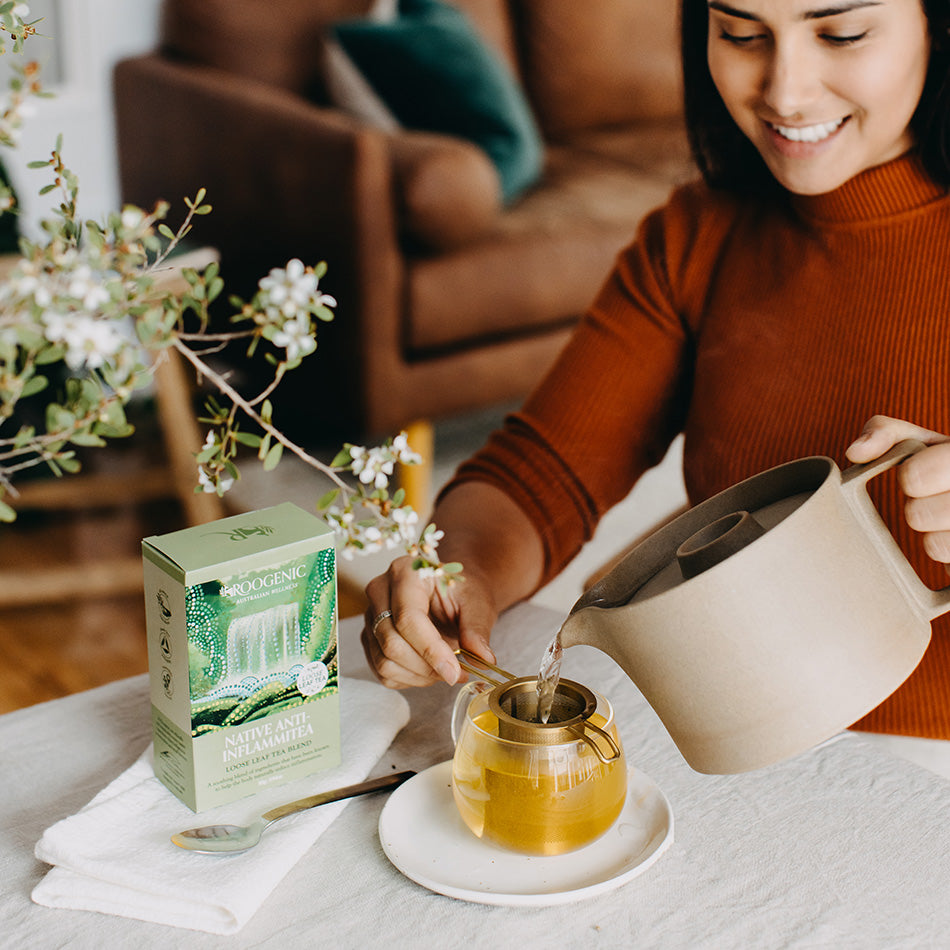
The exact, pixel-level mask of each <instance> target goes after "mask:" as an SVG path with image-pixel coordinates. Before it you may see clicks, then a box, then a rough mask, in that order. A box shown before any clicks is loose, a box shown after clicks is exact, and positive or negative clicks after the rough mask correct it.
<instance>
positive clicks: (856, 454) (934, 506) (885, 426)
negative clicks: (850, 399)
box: [845, 416, 950, 570]
mask: <svg viewBox="0 0 950 950" xmlns="http://www.w3.org/2000/svg"><path fill="white" fill-rule="evenodd" d="M904 439H917V440H918V441H919V442H923V443H925V444H926V445H927V446H928V448H926V449H924V450H923V451H921V452H918V453H917V454H916V455H913V456H911V457H910V458H909V459H907V460H906V461H905V462H903V463H901V465H900V466H899V467H898V469H897V477H898V483H899V484H900V487H901V490H902V491H903V492H904V494H905V495H906V496H907V502H906V505H905V507H904V517H905V518H906V519H907V523H908V525H910V527H911V528H913V529H914V530H915V531H919V532H920V533H921V534H922V535H923V540H924V549H925V550H926V552H927V554H928V555H930V557H932V558H933V559H934V560H935V561H940V562H941V563H943V564H945V565H950V436H946V435H942V434H941V433H939V432H932V431H931V430H930V429H922V428H921V427H920V426H915V425H912V424H911V423H909V422H904V421H902V420H900V419H891V418H890V417H888V416H872V417H871V418H870V419H869V420H868V421H867V423H866V424H865V426H864V430H863V431H862V433H861V435H860V436H858V438H857V439H855V441H854V442H852V443H851V445H849V446H848V448H847V450H846V451H845V455H847V457H848V461H850V462H853V463H855V464H863V463H865V462H871V461H873V460H874V459H876V458H879V457H880V456H881V455H883V454H884V453H885V452H886V451H887V450H888V449H890V448H891V447H892V446H894V445H896V444H897V443H898V442H901V441H903V440H904ZM948 570H950V566H948Z"/></svg>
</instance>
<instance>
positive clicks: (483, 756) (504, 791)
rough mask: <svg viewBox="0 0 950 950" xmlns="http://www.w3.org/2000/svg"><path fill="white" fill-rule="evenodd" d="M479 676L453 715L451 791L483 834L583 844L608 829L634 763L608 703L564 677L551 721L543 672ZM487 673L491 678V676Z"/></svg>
mask: <svg viewBox="0 0 950 950" xmlns="http://www.w3.org/2000/svg"><path fill="white" fill-rule="evenodd" d="M460 652H461V653H462V654H463V655H464V656H466V657H468V659H469V660H471V661H474V662H476V663H478V664H483V665H484V666H486V667H487V668H489V669H491V670H494V671H495V672H496V673H498V674H500V675H501V676H503V677H505V680H504V681H502V682H498V681H496V680H493V679H491V678H489V677H486V676H485V673H484V671H483V670H481V669H475V668H473V667H472V666H469V665H468V664H467V663H466V662H464V661H462V660H460V662H462V666H463V667H464V668H465V669H466V670H468V671H469V672H471V673H474V674H475V675H477V676H479V677H482V679H481V680H478V681H473V682H469V683H467V684H466V685H465V686H464V687H462V689H461V690H460V691H459V693H458V696H457V697H456V701H455V709H454V711H453V715H452V739H453V741H454V742H455V755H454V758H453V761H452V793H453V796H454V798H455V804H456V807H457V808H458V811H459V814H460V815H461V816H462V820H463V821H464V822H465V824H466V825H468V827H469V828H470V829H471V830H472V832H474V834H475V835H477V836H478V837H479V838H482V839H485V840H488V841H491V842H493V843H495V844H497V845H500V846H501V847H504V848H507V849H508V850H511V851H517V852H519V853H522V854H533V855H553V854H562V853H564V852H566V851H573V850H575V849H576V848H580V847H582V846H584V845H586V844H588V843H590V842H591V841H594V840H595V839H596V838H599V837H600V836H601V835H602V834H604V832H606V831H607V830H608V829H609V828H610V827H611V825H613V823H614V821H616V819H617V817H618V816H619V814H620V811H621V809H622V808H623V804H624V800H625V798H626V793H627V767H626V760H625V756H624V752H623V747H622V745H621V742H620V737H619V735H618V733H617V727H616V723H615V722H614V715H613V710H612V708H611V706H610V703H609V702H608V701H607V700H606V699H605V698H604V697H603V696H599V695H598V694H596V693H594V692H593V691H592V690H590V689H588V688H587V687H585V686H582V685H581V684H579V683H575V682H573V681H571V680H563V679H562V680H561V681H560V682H559V683H558V687H557V691H556V693H555V696H554V702H553V705H552V710H551V715H550V717H549V719H548V721H547V722H546V723H542V722H540V721H539V719H538V690H537V677H521V678H515V677H513V676H512V674H510V673H507V672H506V671H504V670H501V669H499V668H498V667H496V666H489V665H488V664H484V661H483V660H481V659H479V658H477V657H475V656H474V655H472V654H468V653H466V652H465V651H460ZM486 680H487V682H486Z"/></svg>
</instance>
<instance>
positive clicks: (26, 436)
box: [13, 426, 36, 449]
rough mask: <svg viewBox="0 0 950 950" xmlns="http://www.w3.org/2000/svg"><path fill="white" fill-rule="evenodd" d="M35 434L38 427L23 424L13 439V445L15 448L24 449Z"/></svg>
mask: <svg viewBox="0 0 950 950" xmlns="http://www.w3.org/2000/svg"><path fill="white" fill-rule="evenodd" d="M35 435H36V429H35V428H34V427H33V426H21V427H20V431H19V432H18V433H17V434H16V437H15V438H14V440H13V447H14V448H15V449H22V448H23V447H24V446H25V445H29V443H30V442H31V441H32V439H33V436H35Z"/></svg>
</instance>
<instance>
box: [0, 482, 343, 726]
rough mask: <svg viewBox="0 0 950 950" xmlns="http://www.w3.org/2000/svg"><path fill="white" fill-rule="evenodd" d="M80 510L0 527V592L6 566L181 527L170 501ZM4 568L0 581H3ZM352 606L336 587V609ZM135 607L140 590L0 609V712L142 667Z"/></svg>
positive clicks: (33, 515) (106, 552)
mask: <svg viewBox="0 0 950 950" xmlns="http://www.w3.org/2000/svg"><path fill="white" fill-rule="evenodd" d="M103 501H108V502H110V507H102V508H92V507H90V508H88V509H87V510H83V511H80V512H66V513H64V512H47V511H29V512H23V513H21V514H20V517H19V518H18V519H17V521H16V522H15V523H14V524H12V525H6V524H0V592H2V590H3V585H4V584H5V583H7V584H9V583H10V582H9V574H10V572H12V571H18V572H19V571H23V570H25V569H27V568H29V567H30V566H50V565H57V564H58V565H62V566H63V567H64V568H66V569H69V568H70V566H72V565H76V564H79V563H88V562H90V561H92V560H94V559H97V558H99V559H101V558H115V557H120V556H124V555H129V556H132V557H138V556H140V550H141V540H142V538H143V537H146V536H148V535H151V534H161V533H164V532H166V531H173V530H176V529H177V528H181V527H184V526H185V524H184V521H183V516H182V514H181V511H180V509H179V507H178V505H177V503H176V502H174V501H172V500H170V499H169V500H164V501H151V502H148V503H144V504H121V499H119V500H118V501H119V502H120V503H119V504H118V505H114V506H113V503H114V502H116V501H117V499H103ZM5 575H6V578H5ZM360 612H362V604H361V602H360V598H359V593H358V592H356V591H351V590H349V589H348V587H347V585H346V584H345V582H344V583H342V584H341V590H340V614H341V616H349V615H351V614H354V613H360ZM146 669H147V660H146V650H145V607H144V603H143V595H142V591H141V590H140V589H137V590H134V591H133V592H132V593H130V594H128V595H123V596H110V597H102V596H99V597H73V598H71V599H69V600H66V601H60V600H59V598H57V597H56V591H54V590H50V591H49V592H48V595H47V596H44V597H42V598H40V600H39V602H38V603H36V604H34V605H32V606H22V607H21V606H17V607H7V608H0V713H5V712H10V711H12V710H14V709H19V708H21V707H24V706H29V705H32V704H34V703H38V702H43V701H45V700H50V699H56V698H58V697H60V696H65V695H68V694H70V693H75V692H79V691H81V690H84V689H89V688H91V687H94V686H100V685H102V684H104V683H108V682H111V681H113V680H116V679H120V678H123V677H126V676H132V675H134V674H136V673H142V672H145V670H146Z"/></svg>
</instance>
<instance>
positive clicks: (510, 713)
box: [455, 647, 622, 762]
mask: <svg viewBox="0 0 950 950" xmlns="http://www.w3.org/2000/svg"><path fill="white" fill-rule="evenodd" d="M455 655H456V657H457V658H458V661H459V665H460V666H461V667H462V669H463V670H465V671H466V672H468V673H471V674H473V675H474V676H477V677H479V679H482V680H484V681H485V682H487V683H489V684H490V685H491V686H493V687H494V689H493V690H492V692H491V695H490V696H489V700H488V704H489V708H490V709H491V711H492V713H494V715H495V717H496V718H497V719H498V736H499V738H501V739H510V740H511V741H513V742H523V743H528V744H533V745H560V744H561V743H565V742H572V741H574V740H577V739H580V740H582V741H584V742H586V743H587V744H588V745H589V746H590V747H591V749H592V750H593V751H594V753H595V754H596V756H597V757H598V758H599V759H600V760H601V761H602V762H613V761H614V760H615V759H618V758H620V756H621V754H622V753H621V750H620V747H619V746H618V745H617V743H616V742H615V741H614V739H613V737H612V736H611V735H610V734H609V733H608V732H606V731H605V730H603V729H601V728H600V727H599V726H597V725H595V724H594V723H593V722H591V721H590V717H591V715H592V714H593V713H594V711H595V710H596V709H597V697H596V696H594V694H593V692H591V690H589V689H588V688H587V687H586V686H582V685H581V684H580V683H575V682H573V681H572V680H565V679H562V680H560V681H559V682H558V684H557V689H556V690H555V693H554V700H553V703H552V705H551V714H550V716H549V717H548V721H547V722H541V719H540V716H539V714H538V702H539V697H538V679H537V677H536V676H521V677H516V676H515V675H514V674H513V673H509V672H508V671H507V670H504V669H502V668H501V667H499V666H495V665H494V664H493V663H489V662H488V661H487V660H483V659H482V658H481V657H479V656H476V655H475V654H474V653H471V652H469V651H468V650H465V649H463V648H461V647H460V648H459V649H458V650H456V651H455ZM485 670H490V671H491V672H493V673H495V674H497V675H498V676H499V677H502V679H501V680H498V679H493V678H492V677H490V676H488V675H486V673H485ZM588 730H590V732H591V733H593V734H594V735H595V736H596V737H597V739H598V740H599V741H595V739H594V737H593V736H592V735H590V734H589V733H588ZM601 742H603V743H605V744H606V746H607V747H608V749H609V752H605V751H604V750H603V748H601Z"/></svg>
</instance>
